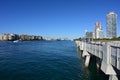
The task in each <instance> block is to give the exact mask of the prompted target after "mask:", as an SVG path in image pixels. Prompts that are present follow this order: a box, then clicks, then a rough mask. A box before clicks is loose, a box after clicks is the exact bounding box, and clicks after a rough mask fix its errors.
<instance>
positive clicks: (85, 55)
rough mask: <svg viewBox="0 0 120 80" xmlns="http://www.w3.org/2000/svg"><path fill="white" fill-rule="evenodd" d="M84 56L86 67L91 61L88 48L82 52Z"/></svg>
mask: <svg viewBox="0 0 120 80" xmlns="http://www.w3.org/2000/svg"><path fill="white" fill-rule="evenodd" d="M82 57H83V58H85V67H88V66H89V62H90V54H89V53H88V52H87V51H86V50H84V51H83V53H82Z"/></svg>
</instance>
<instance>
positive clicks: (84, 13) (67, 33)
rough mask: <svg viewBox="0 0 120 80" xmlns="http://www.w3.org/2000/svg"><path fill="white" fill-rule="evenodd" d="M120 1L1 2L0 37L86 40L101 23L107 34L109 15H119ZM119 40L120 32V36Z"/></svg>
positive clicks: (11, 0) (15, 0)
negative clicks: (7, 35)
mask: <svg viewBox="0 0 120 80" xmlns="http://www.w3.org/2000/svg"><path fill="white" fill-rule="evenodd" d="M119 3H120V1H119V0H0V33H17V34H32V35H41V36H45V37H65V38H66V37H68V38H78V37H83V35H84V31H85V30H88V31H93V30H94V24H95V22H97V21H98V22H101V23H102V26H103V31H104V33H106V14H107V13H108V12H110V11H114V12H116V13H117V14H118V31H120V28H119V27H120V18H119V17H120V16H119V15H120V4H119ZM118 35H119V36H120V32H118Z"/></svg>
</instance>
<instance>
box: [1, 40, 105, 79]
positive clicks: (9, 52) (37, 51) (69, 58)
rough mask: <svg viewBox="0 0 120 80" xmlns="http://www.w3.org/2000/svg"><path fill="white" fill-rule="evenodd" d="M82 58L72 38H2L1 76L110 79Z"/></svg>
mask: <svg viewBox="0 0 120 80" xmlns="http://www.w3.org/2000/svg"><path fill="white" fill-rule="evenodd" d="M83 62H84V61H83V59H81V58H80V56H79V53H77V48H76V45H75V43H74V42H71V41H25V42H18V43H13V42H0V80H103V79H104V80H107V79H106V78H105V75H104V74H103V73H102V72H101V71H100V70H97V69H96V68H95V67H94V64H92V65H90V67H89V68H87V69H85V68H84V64H83ZM100 77H101V78H100Z"/></svg>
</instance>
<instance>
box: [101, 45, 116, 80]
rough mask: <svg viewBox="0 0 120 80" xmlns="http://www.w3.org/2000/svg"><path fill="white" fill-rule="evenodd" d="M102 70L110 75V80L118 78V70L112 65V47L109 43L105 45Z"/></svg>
mask: <svg viewBox="0 0 120 80" xmlns="http://www.w3.org/2000/svg"><path fill="white" fill-rule="evenodd" d="M101 70H102V71H103V72H104V73H105V74H107V75H110V77H109V80H118V79H117V77H116V72H115V71H114V69H113V67H112V65H111V47H110V45H109V44H108V43H107V44H105V45H103V60H102V66H101Z"/></svg>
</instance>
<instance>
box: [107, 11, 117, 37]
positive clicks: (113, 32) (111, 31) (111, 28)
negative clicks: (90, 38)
mask: <svg viewBox="0 0 120 80" xmlns="http://www.w3.org/2000/svg"><path fill="white" fill-rule="evenodd" d="M106 26H107V29H106V31H107V35H106V36H107V38H113V37H117V14H116V13H114V12H109V13H108V14H107V17H106Z"/></svg>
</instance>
